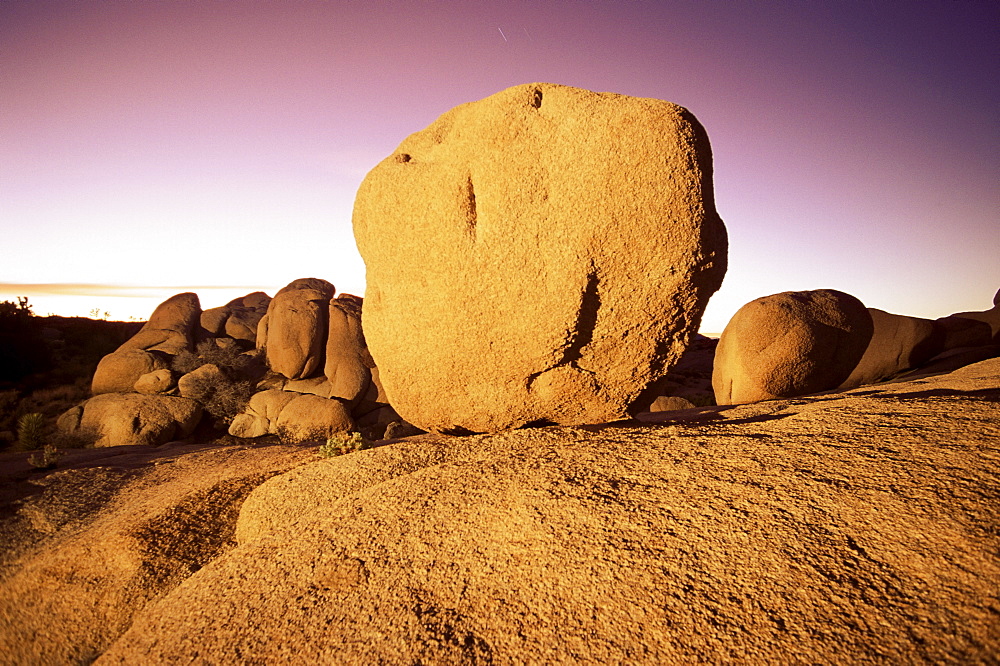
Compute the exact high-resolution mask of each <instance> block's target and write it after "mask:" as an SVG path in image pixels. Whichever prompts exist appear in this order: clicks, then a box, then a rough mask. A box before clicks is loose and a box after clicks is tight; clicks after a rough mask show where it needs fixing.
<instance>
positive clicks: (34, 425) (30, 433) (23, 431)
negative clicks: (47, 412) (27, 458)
mask: <svg viewBox="0 0 1000 666" xmlns="http://www.w3.org/2000/svg"><path fill="white" fill-rule="evenodd" d="M45 425H46V424H45V417H44V416H43V415H42V414H39V413H38V412H31V413H29V414H24V415H23V416H21V418H19V419H18V420H17V441H18V442H19V443H20V445H21V448H22V449H25V450H28V451H33V450H35V449H38V448H41V446H42V444H43V443H44V442H45V430H46V428H45Z"/></svg>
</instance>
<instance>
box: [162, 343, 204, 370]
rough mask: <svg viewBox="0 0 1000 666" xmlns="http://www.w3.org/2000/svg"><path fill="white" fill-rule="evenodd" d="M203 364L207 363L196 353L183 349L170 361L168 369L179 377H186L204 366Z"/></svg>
mask: <svg viewBox="0 0 1000 666" xmlns="http://www.w3.org/2000/svg"><path fill="white" fill-rule="evenodd" d="M205 363H207V361H205V360H204V359H202V358H201V357H200V356H199V355H198V354H197V352H193V351H191V350H188V349H185V350H184V351H182V352H180V353H179V354H175V355H174V357H173V358H172V359H170V369H171V370H173V371H174V372H176V373H177V374H179V375H186V374H187V373H189V372H193V371H195V370H197V369H198V368H200V367H201V366H203V365H205Z"/></svg>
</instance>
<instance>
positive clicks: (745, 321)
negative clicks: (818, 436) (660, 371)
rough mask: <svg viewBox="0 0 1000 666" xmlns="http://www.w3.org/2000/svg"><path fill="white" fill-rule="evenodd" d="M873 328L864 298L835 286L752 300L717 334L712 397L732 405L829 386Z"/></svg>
mask: <svg viewBox="0 0 1000 666" xmlns="http://www.w3.org/2000/svg"><path fill="white" fill-rule="evenodd" d="M873 330H874V324H873V323H872V316H871V314H870V313H869V312H868V310H867V309H866V308H865V306H864V303H862V302H861V301H859V300H858V299H857V298H855V297H854V296H851V295H850V294H845V293H843V292H840V291H835V290H833V289H817V290H815V291H787V292H783V293H780V294H772V295H770V296H764V297H763V298H758V299H756V300H753V301H750V302H749V303H747V304H746V305H744V306H743V307H742V308H740V309H739V310H738V311H737V312H736V314H735V315H733V318H732V319H731V320H730V321H729V323H728V324H727V325H726V329H725V330H724V331H723V332H722V336H721V337H720V338H719V346H718V347H717V348H716V352H715V364H714V367H713V371H712V386H713V388H714V389H715V399H716V401H717V402H718V404H720V405H736V404H743V403H749V402H759V401H761V400H772V399H774V398H788V397H792V396H796V395H806V394H808V393H816V392H818V391H826V390H829V389H834V388H836V387H837V386H838V385H840V384H841V382H844V381H845V380H846V379H847V378H848V377H849V376H850V375H851V372H852V371H853V370H854V368H855V367H857V365H858V362H859V361H860V360H861V358H862V356H863V355H864V353H865V350H866V349H867V348H868V343H869V342H870V341H871V339H872V333H873Z"/></svg>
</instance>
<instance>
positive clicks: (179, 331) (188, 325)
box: [118, 292, 201, 354]
mask: <svg viewBox="0 0 1000 666" xmlns="http://www.w3.org/2000/svg"><path fill="white" fill-rule="evenodd" d="M200 321H201V303H200V301H199V300H198V295H197V294H193V293H190V292H185V293H183V294H177V295H175V296H171V297H170V298H168V299H167V300H165V301H163V302H162V303H160V305H158V306H157V308H156V309H155V310H153V314H151V315H150V316H149V321H147V322H146V324H145V325H144V326H143V327H142V328H141V329H140V330H139V332H138V333H136V334H135V335H134V336H133V337H132V338H130V339H129V340H128V341H127V342H126V343H125V344H123V345H122V346H121V347H119V348H118V351H127V350H133V349H145V350H148V351H161V352H164V353H167V354H179V353H180V352H182V351H185V350H190V349H192V346H193V342H194V332H195V329H196V328H197V327H198V326H199V324H200Z"/></svg>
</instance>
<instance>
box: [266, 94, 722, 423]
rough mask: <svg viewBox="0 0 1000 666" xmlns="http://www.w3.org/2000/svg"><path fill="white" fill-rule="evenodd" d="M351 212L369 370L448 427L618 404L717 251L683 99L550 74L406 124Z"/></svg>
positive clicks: (641, 379) (569, 414)
mask: <svg viewBox="0 0 1000 666" xmlns="http://www.w3.org/2000/svg"><path fill="white" fill-rule="evenodd" d="M354 230H355V237H356V239H357V242H358V248H359V250H360V251H361V255H362V256H363V257H364V259H365V264H366V267H367V298H366V301H365V316H364V323H365V338H366V340H367V342H368V345H369V348H370V349H371V353H372V356H373V357H374V359H375V362H376V363H378V364H379V370H380V374H381V381H382V383H383V385H384V387H385V389H386V391H387V392H388V394H389V396H390V397H391V399H392V403H393V406H394V407H395V408H396V409H397V411H399V412H400V414H402V415H403V416H404V417H405V418H406V419H407V420H409V421H411V422H412V423H415V424H416V425H419V426H420V427H423V428H426V429H432V430H437V431H443V432H463V431H496V430H502V429H505V428H513V427H517V426H520V425H524V424H526V423H532V422H536V423H537V422H556V423H594V422H601V421H607V420H611V419H615V418H620V417H622V416H624V415H626V414H627V413H628V411H629V410H630V409H636V408H637V406H636V405H633V403H634V401H635V400H636V399H637V397H638V396H639V395H640V393H641V392H642V391H643V390H644V389H646V387H647V385H648V384H649V383H650V382H651V381H653V380H655V379H657V378H659V377H660V376H661V375H662V374H663V373H664V371H665V370H666V369H667V368H669V367H670V366H671V365H672V364H673V363H675V362H676V361H677V359H678V357H679V356H680V355H681V353H682V352H683V350H684V348H685V346H686V344H687V342H688V339H689V337H690V336H691V335H692V334H693V333H694V332H695V331H696V330H697V328H698V324H699V321H700V318H701V315H702V311H703V309H704V307H705V304H706V303H707V300H708V298H709V296H710V295H711V294H712V293H713V292H715V291H716V290H717V289H718V287H719V285H720V283H721V281H722V278H723V275H724V273H725V269H726V252H727V241H726V232H725V227H724V226H723V224H722V221H721V220H720V218H719V216H718V214H717V213H716V211H715V205H714V201H713V191H712V164H711V151H710V148H709V142H708V137H707V135H706V133H705V131H704V130H703V129H702V127H701V125H700V124H699V123H698V121H697V120H696V119H695V118H694V116H692V115H691V114H690V113H689V112H688V111H687V110H685V109H683V108H681V107H679V106H676V105H674V104H671V103H669V102H664V101H660V100H654V99H640V98H633V97H626V96H622V95H614V94H608V93H593V92H589V91H585V90H580V89H576V88H569V87H565V86H557V85H550V84H532V85H522V86H517V87H514V88H510V89H507V90H504V91H502V92H500V93H497V94H495V95H493V96H491V97H488V98H486V99H483V100H481V101H478V102H473V103H470V104H464V105H462V106H459V107H456V108H455V109H452V110H451V111H449V112H447V113H445V114H444V115H442V116H441V117H440V118H439V119H438V120H437V121H436V122H434V123H433V124H432V125H430V126H429V127H428V128H427V129H425V130H423V131H421V132H417V133H415V134H413V135H411V136H410V137H409V138H407V139H406V140H405V141H404V142H403V143H402V144H401V145H400V146H399V148H398V149H397V150H396V151H395V152H394V153H393V154H392V155H391V156H390V157H388V158H387V159H385V160H384V161H383V162H381V163H380V164H379V165H378V166H376V167H375V168H374V169H373V170H372V171H371V172H370V173H369V174H368V176H367V177H366V178H365V181H364V182H363V183H362V185H361V188H360V189H359V191H358V194H357V198H356V201H355V208H354ZM269 326H273V323H271V324H269ZM270 335H271V333H270V332H269V333H268V336H269V337H270Z"/></svg>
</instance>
